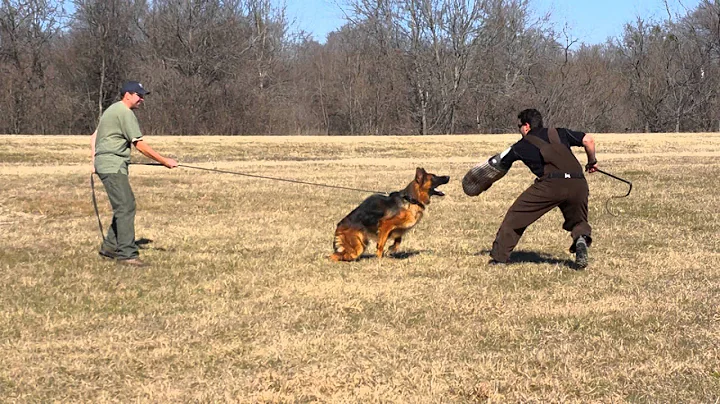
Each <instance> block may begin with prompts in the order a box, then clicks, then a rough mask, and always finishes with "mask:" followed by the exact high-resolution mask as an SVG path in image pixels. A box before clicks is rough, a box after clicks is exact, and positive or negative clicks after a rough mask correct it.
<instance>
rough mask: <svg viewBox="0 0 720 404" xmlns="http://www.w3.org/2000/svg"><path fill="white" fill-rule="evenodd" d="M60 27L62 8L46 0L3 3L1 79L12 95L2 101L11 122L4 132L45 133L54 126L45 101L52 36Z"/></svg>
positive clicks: (1, 127)
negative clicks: (50, 122)
mask: <svg viewBox="0 0 720 404" xmlns="http://www.w3.org/2000/svg"><path fill="white" fill-rule="evenodd" d="M58 29H59V9H58V7H57V5H54V4H52V3H51V2H49V1H46V0H2V3H0V81H2V83H3V88H4V89H5V90H6V91H3V92H4V93H5V94H8V98H7V99H5V100H2V101H0V103H1V104H0V105H2V108H1V109H3V110H5V111H6V112H5V113H4V114H3V115H6V116H7V118H6V119H8V122H7V124H6V125H0V131H7V132H10V133H22V132H27V133H32V132H36V131H39V132H41V133H45V131H46V129H47V127H48V126H49V125H50V124H49V123H47V122H46V119H47V117H48V114H46V112H45V111H44V110H43V109H44V108H47V107H49V106H50V105H49V104H48V103H47V102H38V100H42V98H43V92H44V91H45V89H46V87H47V84H48V80H47V77H46V75H47V69H48V66H49V65H50V60H49V50H50V46H51V40H52V38H53V37H54V36H55V35H56V34H57V32H58Z"/></svg>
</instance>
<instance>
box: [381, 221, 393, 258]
mask: <svg viewBox="0 0 720 404" xmlns="http://www.w3.org/2000/svg"><path fill="white" fill-rule="evenodd" d="M392 230H393V226H392V225H391V224H389V223H387V222H385V223H380V226H378V238H377V257H378V258H382V256H383V250H385V243H387V239H388V236H389V235H390V232H392Z"/></svg>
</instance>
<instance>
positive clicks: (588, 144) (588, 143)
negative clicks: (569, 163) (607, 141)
mask: <svg viewBox="0 0 720 404" xmlns="http://www.w3.org/2000/svg"><path fill="white" fill-rule="evenodd" d="M582 143H583V147H584V148H585V154H587V158H588V164H590V163H595V162H597V159H596V158H595V139H593V137H592V136H591V135H589V134H588V135H585V138H584V139H583V142H582Z"/></svg>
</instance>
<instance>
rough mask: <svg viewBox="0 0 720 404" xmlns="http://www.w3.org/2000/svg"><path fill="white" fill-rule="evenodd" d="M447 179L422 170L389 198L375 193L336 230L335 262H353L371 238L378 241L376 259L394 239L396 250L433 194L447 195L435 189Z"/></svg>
mask: <svg viewBox="0 0 720 404" xmlns="http://www.w3.org/2000/svg"><path fill="white" fill-rule="evenodd" d="M449 181H450V177H448V176H446V175H445V176H442V177H440V176H437V175H435V174H431V173H428V172H426V171H425V169H423V168H419V167H418V169H417V170H415V179H414V180H413V181H412V182H411V183H410V184H408V186H407V187H406V188H405V189H403V190H402V191H397V192H392V193H391V194H390V195H381V194H375V195H371V196H369V197H368V198H367V199H365V200H364V201H363V202H362V203H361V204H360V206H358V207H357V208H355V210H353V211H352V212H350V214H348V215H347V216H345V217H344V218H343V219H342V220H341V221H340V223H338V225H337V229H335V240H334V241H333V249H334V250H335V253H334V254H332V255H331V256H330V259H332V260H333V261H354V260H356V259H357V258H358V257H360V255H361V254H362V253H363V251H365V247H367V244H368V240H369V239H375V240H377V256H378V258H382V256H383V250H384V249H385V243H386V242H387V240H388V239H392V240H393V241H394V242H393V245H392V246H391V247H390V252H392V253H394V252H395V251H397V249H398V247H399V246H400V242H401V241H402V237H403V234H405V232H406V231H408V230H410V229H411V228H412V227H413V226H415V225H416V224H417V222H419V221H420V219H421V218H422V217H423V214H424V212H425V207H426V206H427V205H428V204H429V203H430V197H431V196H433V195H438V196H445V194H444V193H442V192H440V191H438V190H437V189H435V188H436V187H438V186H440V185H443V184H447V183H448V182H449Z"/></svg>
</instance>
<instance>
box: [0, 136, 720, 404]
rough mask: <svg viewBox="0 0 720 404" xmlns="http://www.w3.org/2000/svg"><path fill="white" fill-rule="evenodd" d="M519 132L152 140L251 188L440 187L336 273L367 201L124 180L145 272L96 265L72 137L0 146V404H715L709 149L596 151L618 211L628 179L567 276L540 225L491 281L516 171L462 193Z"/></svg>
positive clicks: (718, 310) (716, 309)
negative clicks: (391, 241)
mask: <svg viewBox="0 0 720 404" xmlns="http://www.w3.org/2000/svg"><path fill="white" fill-rule="evenodd" d="M518 136H519V135H488V136H436V137H433V136H429V137H343V138H333V137H330V138H328V137H149V138H148V141H149V143H150V144H151V145H152V146H153V147H154V148H155V149H156V150H158V151H160V152H161V153H164V154H168V155H171V156H173V157H176V158H177V159H178V161H179V162H180V163H184V164H188V165H197V166H202V167H208V168H218V169H223V170H230V171H237V172H242V173H248V174H253V175H264V176H273V177H282V178H288V179H297V180H302V181H308V182H315V183H323V184H332V185H339V186H346V187H353V188H362V189H371V190H378V191H392V190H399V189H401V188H404V187H405V185H406V184H407V183H408V182H409V181H410V180H411V179H412V177H413V173H414V171H415V168H416V167H417V166H422V167H424V168H426V169H427V170H428V171H430V172H433V173H436V174H442V175H450V176H451V178H452V179H451V182H450V183H449V184H447V185H445V186H443V188H441V189H443V190H444V191H445V193H446V194H447V196H445V197H444V198H435V199H434V200H433V203H432V204H431V205H430V206H429V211H428V214H427V215H426V216H425V217H424V219H423V221H422V222H420V224H419V225H418V226H417V227H416V228H415V229H413V230H412V231H411V232H410V233H408V234H407V236H406V237H405V238H404V239H403V245H402V247H401V251H402V254H399V255H398V256H397V257H386V258H383V259H382V260H379V259H377V258H375V257H374V256H368V257H366V258H363V259H361V260H359V261H357V262H352V263H332V262H330V261H329V260H328V259H327V257H328V255H329V254H330V253H331V252H332V251H331V246H332V239H333V232H334V229H335V225H336V223H337V222H338V221H339V220H340V219H341V218H342V217H343V216H344V215H346V214H347V213H348V212H350V210H352V209H353V208H354V207H355V206H357V205H358V204H359V203H360V202H361V201H362V200H363V199H364V198H365V197H367V196H368V194H367V193H362V192H354V191H347V190H337V189H330V188H322V187H312V186H308V185H299V184H292V183H283V182H276V181H270V180H265V179H258V178H248V177H243V176H237V175H230V174H219V173H213V172H207V171H200V170H192V169H187V168H177V169H174V170H167V169H165V168H161V167H147V166H134V167H131V183H132V185H133V187H134V191H135V195H136V198H137V203H138V215H137V219H136V228H137V238H138V239H143V240H144V241H145V244H143V247H144V248H143V250H142V251H141V253H142V258H143V259H146V260H147V261H148V262H150V263H151V266H150V267H149V268H146V269H131V268H126V267H121V266H117V265H116V264H114V263H113V262H112V261H107V260H102V259H100V258H99V256H98V255H97V249H98V247H99V245H100V233H99V230H98V226H97V221H96V219H95V217H94V212H93V208H92V204H91V196H90V187H89V173H90V171H89V146H88V141H89V136H87V137H47V136H42V137H41V136H0V140H2V144H3V146H2V147H0V183H1V184H2V191H1V193H0V243H1V244H0V402H78V401H79V402H249V403H255V402H282V403H307V402H343V403H367V402H397V403H445V402H458V403H470V402H494V403H495V402H537V403H541V402H543V403H544V402H614V403H622V402H631V403H671V402H684V403H717V402H720V401H719V400H720V305H719V304H718V299H719V298H720V269H719V267H720V237H718V234H720V220H719V219H720V217H719V214H718V208H719V207H720V203H719V202H720V196H718V195H719V194H720V193H719V192H718V190H717V188H720V162H719V161H720V160H719V157H720V134H681V135H676V134H672V135H633V134H622V135H620V134H601V135H596V138H597V142H598V159H599V161H600V167H601V168H603V169H605V170H607V171H610V172H612V173H614V174H616V175H619V176H621V177H624V178H627V179H629V180H631V181H633V183H634V189H633V192H632V194H631V195H630V197H628V198H625V199H615V200H612V201H611V205H610V207H611V209H612V211H613V213H617V214H618V216H617V217H616V216H612V215H610V214H608V213H607V212H606V211H605V207H604V204H605V202H606V200H607V199H608V198H610V197H611V196H613V195H622V194H624V193H625V192H626V190H627V186H626V185H624V184H622V183H620V182H617V181H614V180H612V179H610V178H608V177H605V176H602V175H600V174H593V175H592V176H591V177H590V178H589V183H590V193H591V195H590V222H591V224H592V225H593V227H594V234H593V235H594V245H593V248H592V249H591V250H590V253H591V255H590V266H589V267H588V269H587V270H585V271H575V270H573V269H572V268H571V267H570V266H569V263H570V262H571V261H572V258H573V257H572V256H571V255H570V254H569V253H568V251H567V249H568V247H569V245H570V237H569V235H568V234H567V233H566V232H564V231H563V230H562V229H561V227H560V226H561V223H562V220H561V219H562V218H561V215H560V213H559V212H558V211H553V212H551V213H550V214H548V215H546V216H545V217H543V218H542V219H541V220H540V221H538V222H537V223H535V224H534V225H533V226H532V227H530V228H529V229H528V231H527V232H526V233H525V235H524V237H523V238H522V240H521V242H520V244H519V245H518V248H517V249H516V253H515V254H514V255H513V256H512V257H511V259H513V260H514V261H515V263H514V264H512V265H509V266H507V267H503V268H497V267H491V266H488V265H487V261H488V255H487V251H488V250H489V248H490V247H491V245H492V241H493V238H494V236H495V232H496V231H497V228H498V226H499V224H500V222H501V220H502V218H503V215H504V214H505V211H506V210H507V208H508V207H509V206H510V204H511V203H512V202H513V200H514V198H515V197H516V196H517V195H518V194H519V193H520V192H521V191H522V190H523V189H524V188H525V187H527V186H528V185H529V184H530V183H531V182H532V180H533V177H532V174H531V173H530V172H529V170H527V168H525V167H524V166H523V165H522V164H520V163H517V164H516V165H515V166H514V167H513V169H512V170H511V171H510V173H509V174H508V175H507V176H506V177H505V178H503V179H502V180H501V182H499V183H497V184H495V185H494V186H493V187H492V188H491V189H490V190H489V191H488V192H486V193H484V194H482V195H481V196H479V197H476V198H470V197H467V196H465V195H464V194H463V192H462V188H461V185H460V179H461V178H462V175H463V174H464V173H465V171H467V169H469V168H470V167H471V166H472V165H474V164H475V163H476V162H478V161H481V160H484V159H487V158H488V157H489V156H490V155H492V154H495V153H497V152H499V151H501V150H503V149H504V148H506V147H507V146H509V145H510V144H511V143H512V142H513V141H515V140H516V139H517V138H518ZM133 153H134V159H137V161H146V160H141V159H140V158H139V157H140V154H139V153H138V152H137V151H134V152H133ZM581 153H582V152H581V150H578V155H579V157H580V161H581V162H582V163H583V164H584V163H585V157H584V155H582V154H581ZM97 191H98V197H99V205H100V211H101V216H102V218H103V225H104V226H105V228H107V226H108V224H109V220H110V218H111V210H110V206H109V203H108V201H107V198H106V196H105V193H104V190H103V188H102V185H99V188H98V190H97ZM368 252H369V253H373V252H374V245H373V246H372V247H371V248H370V250H369V251H368Z"/></svg>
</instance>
